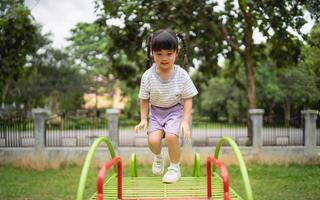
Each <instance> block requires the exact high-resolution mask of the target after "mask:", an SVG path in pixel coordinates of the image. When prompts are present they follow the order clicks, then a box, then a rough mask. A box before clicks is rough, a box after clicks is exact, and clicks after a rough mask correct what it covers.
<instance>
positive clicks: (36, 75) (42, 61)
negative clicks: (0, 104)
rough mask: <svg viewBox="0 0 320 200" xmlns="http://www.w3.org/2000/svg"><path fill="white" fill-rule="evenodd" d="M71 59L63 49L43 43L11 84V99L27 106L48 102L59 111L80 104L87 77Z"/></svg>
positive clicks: (47, 104)
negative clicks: (21, 73)
mask: <svg viewBox="0 0 320 200" xmlns="http://www.w3.org/2000/svg"><path fill="white" fill-rule="evenodd" d="M72 63H73V60H70V59H69V57H68V55H67V54H66V53H64V52H62V51H61V50H57V49H53V48H52V47H51V46H50V44H48V45H46V46H43V47H42V48H41V51H38V52H37V53H36V54H35V55H34V56H32V57H31V58H30V61H29V62H28V65H27V67H25V69H24V70H25V73H24V74H23V75H22V76H20V78H19V80H18V81H16V82H14V84H12V85H11V87H10V88H9V89H10V90H9V92H8V99H9V100H10V101H11V102H13V101H15V102H16V103H19V104H23V105H24V106H25V109H26V110H30V109H31V108H32V107H37V106H41V107H44V106H46V107H49V108H50V109H51V110H52V111H53V112H59V111H68V110H75V109H76V108H79V107H81V104H82V102H81V100H82V99H83V92H84V91H85V89H86V88H85V87H84V86H85V85H86V84H85V81H86V77H84V75H83V74H81V73H80V71H79V69H77V68H75V67H72Z"/></svg>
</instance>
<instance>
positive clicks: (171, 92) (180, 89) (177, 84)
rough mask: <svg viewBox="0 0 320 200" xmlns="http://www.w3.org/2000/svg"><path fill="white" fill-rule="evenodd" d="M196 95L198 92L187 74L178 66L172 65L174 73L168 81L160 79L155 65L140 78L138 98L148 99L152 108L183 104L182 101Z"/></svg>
mask: <svg viewBox="0 0 320 200" xmlns="http://www.w3.org/2000/svg"><path fill="white" fill-rule="evenodd" d="M197 94H198V90H197V89H196V87H195V86H194V84H193V82H192V80H191V78H190V76H189V74H188V73H187V72H186V71H185V70H184V69H182V68H181V67H180V66H178V65H174V71H173V73H172V74H171V76H170V78H169V79H168V80H162V79H161V78H160V76H159V75H158V74H157V73H156V66H155V65H153V66H152V67H150V68H149V69H148V70H147V71H145V72H144V74H143V75H142V78H141V85H140V91H139V98H140V99H149V101H150V103H151V105H154V106H158V107H163V108H168V107H171V106H174V105H176V104H178V103H180V104H183V99H187V98H191V97H193V96H195V95H197Z"/></svg>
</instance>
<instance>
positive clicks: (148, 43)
mask: <svg viewBox="0 0 320 200" xmlns="http://www.w3.org/2000/svg"><path fill="white" fill-rule="evenodd" d="M151 39H152V36H149V37H148V41H147V68H149V67H150V66H151Z"/></svg>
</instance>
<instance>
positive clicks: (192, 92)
mask: <svg viewBox="0 0 320 200" xmlns="http://www.w3.org/2000/svg"><path fill="white" fill-rule="evenodd" d="M184 76H185V84H184V88H183V90H182V98H183V99H188V98H191V97H193V96H196V95H197V94H198V90H197V88H196V86H195V85H194V84H193V82H192V80H191V78H190V76H189V74H188V73H187V72H185V73H184Z"/></svg>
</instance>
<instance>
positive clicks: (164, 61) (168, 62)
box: [152, 50, 177, 70]
mask: <svg viewBox="0 0 320 200" xmlns="http://www.w3.org/2000/svg"><path fill="white" fill-rule="evenodd" d="M152 55H153V60H154V62H155V64H156V66H157V67H159V68H161V69H163V70H166V69H170V68H172V67H173V64H174V62H175V61H176V57H177V51H176V50H160V51H153V52H152Z"/></svg>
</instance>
